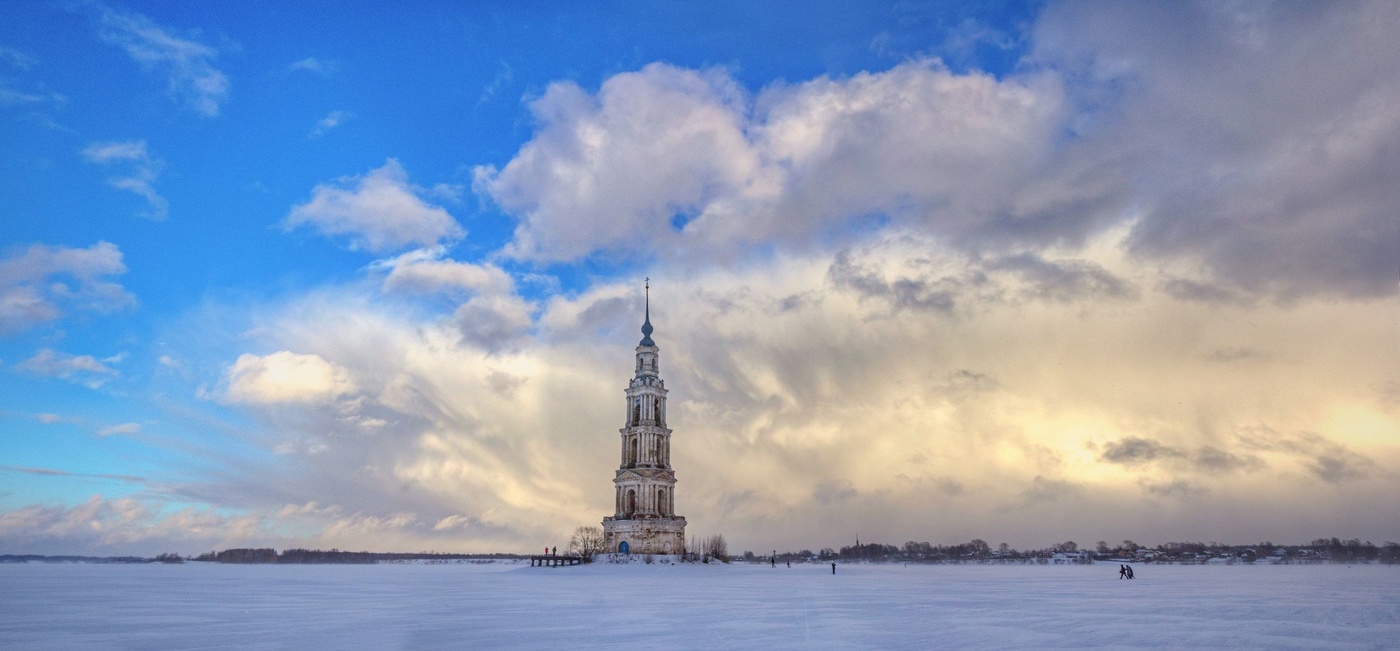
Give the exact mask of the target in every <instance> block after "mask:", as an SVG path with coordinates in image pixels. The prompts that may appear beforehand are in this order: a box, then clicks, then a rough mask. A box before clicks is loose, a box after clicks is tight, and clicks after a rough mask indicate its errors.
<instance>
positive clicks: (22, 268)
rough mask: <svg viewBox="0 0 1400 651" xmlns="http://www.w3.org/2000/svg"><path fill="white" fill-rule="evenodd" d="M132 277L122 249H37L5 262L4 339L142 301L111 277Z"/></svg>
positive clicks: (0, 280) (1, 270) (0, 319)
mask: <svg viewBox="0 0 1400 651" xmlns="http://www.w3.org/2000/svg"><path fill="white" fill-rule="evenodd" d="M124 273H126V265H125V264H124V263H123V262H122V252H121V249H119V248H117V246H116V245H115V244H111V243H109V242H98V243H97V244H94V245H92V246H89V247H87V248H72V247H66V246H50V245H46V244H33V245H30V246H29V247H27V248H24V249H20V250H18V251H15V252H13V253H11V254H9V255H7V256H5V257H0V335H4V334H10V333H13V332H18V331H21V330H25V329H28V328H30V327H33V326H35V325H37V324H40V323H45V322H48V321H53V320H55V319H57V318H59V317H61V316H62V315H63V314H64V312H65V310H68V309H76V310H83V311H91V312H97V313H110V312H114V311H117V310H121V309H125V308H129V307H132V306H134V305H135V304H136V297H135V296H133V295H132V294H131V293H130V292H128V291H126V289H124V288H123V287H122V286H121V285H120V284H118V283H115V282H112V281H111V279H110V277H112V276H119V275H121V274H124Z"/></svg>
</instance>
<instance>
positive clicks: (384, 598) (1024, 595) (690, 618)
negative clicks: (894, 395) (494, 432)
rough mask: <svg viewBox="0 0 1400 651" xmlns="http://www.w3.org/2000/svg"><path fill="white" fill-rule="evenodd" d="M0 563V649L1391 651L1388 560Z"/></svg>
mask: <svg viewBox="0 0 1400 651" xmlns="http://www.w3.org/2000/svg"><path fill="white" fill-rule="evenodd" d="M1135 569H1136V570H1137V576H1138V578H1137V579H1136V580H1133V581H1125V580H1120V579H1118V566H1117V565H1116V564H1114V565H1107V564H1100V565H1092V566H1061V567H1055V566H975V565H973V566H969V565H964V566H947V565H944V566H917V567H915V566H910V567H903V566H901V565H898V564H894V565H841V566H839V568H838V570H837V574H836V575H835V576H832V574H831V566H830V565H795V566H793V567H792V568H791V569H789V568H787V567H784V566H782V565H779V566H778V567H777V568H776V569H774V568H770V567H768V566H766V565H732V566H725V567H715V566H705V565H689V566H665V565H630V566H621V565H602V564H595V565H591V566H584V567H560V568H548V567H545V568H539V567H536V568H531V567H528V566H526V565H502V564H490V565H481V564H460V565H417V564H401V565H394V564H386V565H333V566H316V565H294V566H286V565H283V566H251V565H243V566H236V565H213V564H202V563H187V564H184V565H44V564H29V565H3V566H0V649H51V648H83V649H123V648H140V649H184V648H201V649H210V648H214V649H223V648H238V649H293V648H295V649H350V648H374V649H399V648H407V649H416V648H442V649H491V648H542V649H564V648H569V649H573V648H603V647H611V648H618V647H617V646H616V645H618V644H623V643H640V642H645V643H646V646H645V647H644V648H651V649H661V648H672V649H769V648H798V649H802V648H882V649H901V648H903V649H935V648H954V649H956V648H970V647H982V648H986V647H991V648H1024V649H1031V648H1037V649H1039V648H1085V647H1117V648H1177V649H1184V648H1232V649H1246V648H1254V649H1380V648H1390V649H1394V648H1397V647H1400V568H1397V567H1386V566H1375V565H1371V566H1365V565H1357V566H1351V567H1348V566H1345V565H1327V566H1226V567H1222V566H1212V567H1207V566H1160V567H1158V566H1150V565H1138V566H1135Z"/></svg>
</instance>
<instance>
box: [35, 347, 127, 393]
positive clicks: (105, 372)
mask: <svg viewBox="0 0 1400 651" xmlns="http://www.w3.org/2000/svg"><path fill="white" fill-rule="evenodd" d="M15 368H16V369H18V370H20V371H24V372H26V373H32V374H34V375H42V376H45V377H56V378H60V379H63V380H68V381H70V382H73V383H76V384H82V385H84V386H86V387H89V388H92V389H97V388H100V387H101V386H102V385H103V384H106V383H107V382H108V381H109V380H111V379H112V378H114V377H117V376H119V375H121V373H119V372H118V371H117V370H116V369H114V368H112V367H110V366H107V365H106V364H103V363H102V362H99V361H97V359H95V358H94V357H93V356H92V355H69V354H68V353H61V352H56V351H53V350H50V349H48V348H44V349H42V350H40V351H39V352H37V353H35V354H34V356H33V357H30V358H29V359H26V360H24V361H23V362H20V363H19V364H16V365H15Z"/></svg>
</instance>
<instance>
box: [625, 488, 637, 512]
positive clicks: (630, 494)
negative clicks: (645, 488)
mask: <svg viewBox="0 0 1400 651" xmlns="http://www.w3.org/2000/svg"><path fill="white" fill-rule="evenodd" d="M623 507H624V508H623V510H622V512H623V513H624V514H626V516H627V517H629V518H630V517H632V514H633V513H636V512H637V491H635V490H632V489H630V488H629V489H627V499H626V500H625V503H624V504H623Z"/></svg>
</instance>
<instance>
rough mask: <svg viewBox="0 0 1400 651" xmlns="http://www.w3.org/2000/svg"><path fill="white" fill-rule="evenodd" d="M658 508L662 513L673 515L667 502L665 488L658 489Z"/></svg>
mask: <svg viewBox="0 0 1400 651" xmlns="http://www.w3.org/2000/svg"><path fill="white" fill-rule="evenodd" d="M656 510H657V511H660V512H661V515H671V509H670V508H669V506H668V505H667V504H666V489H664V488H661V489H658V490H657V491H656Z"/></svg>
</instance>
